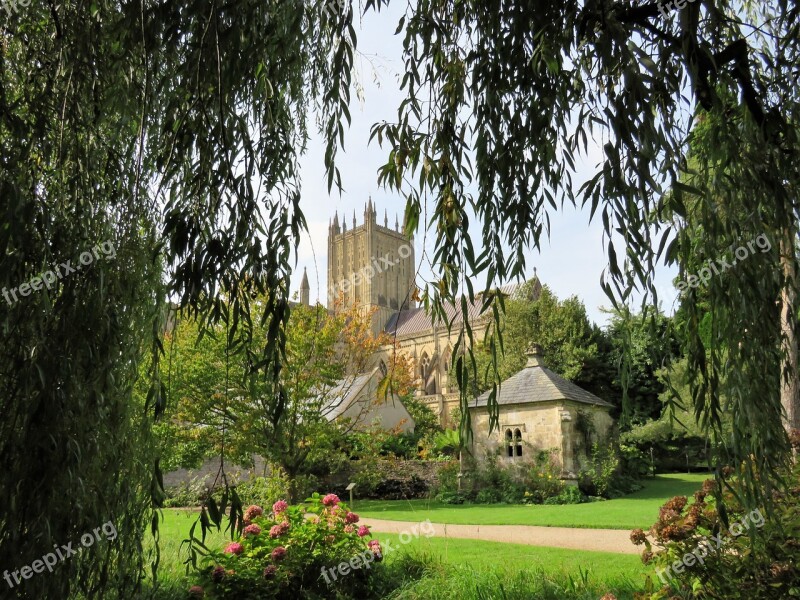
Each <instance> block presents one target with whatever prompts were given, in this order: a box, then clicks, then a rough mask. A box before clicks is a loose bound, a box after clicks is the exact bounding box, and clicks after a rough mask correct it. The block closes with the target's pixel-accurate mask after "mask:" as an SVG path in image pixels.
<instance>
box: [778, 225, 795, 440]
mask: <svg viewBox="0 0 800 600" xmlns="http://www.w3.org/2000/svg"><path fill="white" fill-rule="evenodd" d="M780 254H781V268H782V269H783V275H784V278H785V279H786V282H785V286H784V288H783V290H782V291H781V301H780V302H781V346H782V348H781V349H782V350H783V357H784V361H785V362H784V365H783V369H782V370H781V371H782V372H781V404H782V405H783V413H784V415H783V418H784V421H783V425H784V427H785V428H786V431H787V432H791V431H792V430H793V429H800V382H799V381H798V373H797V367H798V362H797V358H798V357H797V336H796V329H795V326H796V317H795V315H796V304H797V287H796V286H797V272H796V269H795V260H794V256H795V247H794V235H793V232H792V231H791V230H790V229H786V230H785V231H784V235H783V236H782V239H781V243H780ZM787 371H788V373H787Z"/></svg>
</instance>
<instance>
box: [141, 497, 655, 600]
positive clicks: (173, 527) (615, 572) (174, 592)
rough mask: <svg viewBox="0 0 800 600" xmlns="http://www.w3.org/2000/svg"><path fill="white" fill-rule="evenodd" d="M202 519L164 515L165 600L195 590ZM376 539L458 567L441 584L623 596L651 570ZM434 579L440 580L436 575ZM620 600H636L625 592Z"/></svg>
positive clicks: (596, 557)
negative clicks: (195, 545) (186, 543)
mask: <svg viewBox="0 0 800 600" xmlns="http://www.w3.org/2000/svg"><path fill="white" fill-rule="evenodd" d="M196 518H197V513H196V512H191V511H186V510H180V509H177V510H175V509H167V510H164V511H163V520H162V522H161V524H160V527H159V530H160V535H161V565H160V567H159V573H160V576H159V579H160V581H161V584H162V592H161V593H160V594H158V596H157V597H158V598H161V599H165V600H166V599H169V600H172V599H173V598H183V597H184V596H185V593H186V590H187V589H188V588H189V586H190V585H192V584H193V583H195V582H196V581H195V578H194V576H193V575H192V571H191V570H190V574H189V576H188V577H187V576H186V572H185V565H184V564H183V561H184V560H185V558H186V555H185V549H184V551H183V552H181V553H180V554H179V551H180V546H181V541H182V540H184V539H186V538H187V537H188V535H189V529H190V527H191V525H192V523H193V522H194V520H195V519H196ZM198 530H199V526H198ZM373 537H375V538H377V539H378V540H380V541H381V544H382V546H383V548H384V549H385V550H387V549H388V550H389V551H388V552H387V553H386V561H387V563H388V564H392V563H393V562H394V561H402V559H403V557H404V556H407V555H412V556H414V555H417V556H422V557H424V558H425V563H426V564H431V566H434V565H442V566H443V567H445V568H447V569H450V568H453V569H456V571H452V572H451V571H449V570H448V571H445V572H442V578H443V579H445V580H447V581H450V580H452V581H450V583H447V584H446V585H445V584H444V583H443V582H438V583H437V584H436V585H439V586H442V585H445V587H449V586H451V585H452V586H455V584H456V581H455V579H458V577H460V576H463V577H464V578H466V580H470V579H472V578H473V575H471V574H469V573H464V572H461V571H463V570H464V569H468V570H469V571H470V572H471V573H475V574H476V575H475V576H474V577H478V578H479V579H480V580H482V581H483V580H485V582H491V581H494V579H495V578H496V579H497V580H498V581H509V582H510V581H511V580H512V579H515V578H517V579H518V578H520V577H521V578H522V580H528V579H530V578H531V576H533V574H534V573H535V574H536V577H537V578H539V579H541V578H547V579H549V580H552V581H553V582H557V583H558V585H566V583H567V582H569V581H570V580H572V581H584V580H585V582H586V583H587V584H589V585H590V587H591V588H592V589H597V590H606V591H616V592H617V594H618V596H619V592H620V591H622V590H626V589H641V588H642V586H643V584H644V581H645V576H646V575H647V574H649V573H650V572H651V570H650V569H648V568H647V567H645V566H644V565H643V564H642V563H641V560H640V559H639V557H638V556H636V555H628V554H614V553H610V552H588V551H576V550H566V549H562V548H542V547H538V546H527V545H521V544H504V543H500V542H486V541H479V540H467V539H449V538H438V537H431V538H426V537H424V536H420V537H418V538H415V539H413V540H412V541H410V542H408V543H406V544H402V543H401V542H400V539H399V536H398V535H396V534H384V533H378V532H376V533H375V534H374V536H373ZM228 540H229V537H228V536H227V535H226V534H225V533H219V532H215V533H212V534H210V535H209V536H208V537H207V538H206V542H207V545H208V546H209V547H212V548H220V547H221V546H222V545H223V544H224V543H226V541H228ZM429 561H430V562H429ZM434 571H435V569H434ZM433 577H434V579H435V578H436V577H435V575H433ZM415 585H416V584H415ZM422 585H432V583H431V580H426V582H424V584H422ZM553 585H556V583H553ZM412 587H415V586H412ZM406 591H407V592H409V595H408V596H406V595H404V594H403V595H400V594H398V595H397V597H398V598H405V597H410V598H419V597H423V596H424V594H423V596H419V595H417V592H419V590H416V591H415V592H412V590H406ZM442 591H443V590H442ZM451 591H453V590H451ZM453 593H455V592H453ZM445 595H446V594H445ZM453 597H457V595H454V596H453ZM557 597H559V598H560V597H562V596H557ZM619 597H620V598H622V597H630V596H628V595H627V594H623V595H621V596H619Z"/></svg>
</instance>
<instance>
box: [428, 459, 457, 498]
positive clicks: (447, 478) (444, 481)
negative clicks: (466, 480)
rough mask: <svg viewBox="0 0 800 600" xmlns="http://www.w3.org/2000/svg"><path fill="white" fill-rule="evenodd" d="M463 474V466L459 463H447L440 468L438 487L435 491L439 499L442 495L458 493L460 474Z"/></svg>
mask: <svg viewBox="0 0 800 600" xmlns="http://www.w3.org/2000/svg"><path fill="white" fill-rule="evenodd" d="M460 472H461V465H459V464H458V463H457V462H450V463H445V464H443V465H442V466H441V467H439V471H438V473H437V481H438V483H437V485H436V489H435V490H434V492H435V496H436V497H437V498H438V497H439V496H441V495H442V494H452V493H455V492H457V491H458V474H459V473H460Z"/></svg>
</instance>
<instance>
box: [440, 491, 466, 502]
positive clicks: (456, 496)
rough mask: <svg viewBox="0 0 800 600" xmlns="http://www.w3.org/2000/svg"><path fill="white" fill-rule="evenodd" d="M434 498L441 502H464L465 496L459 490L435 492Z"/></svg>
mask: <svg viewBox="0 0 800 600" xmlns="http://www.w3.org/2000/svg"><path fill="white" fill-rule="evenodd" d="M436 499H437V500H438V501H439V502H442V503H443V504H464V502H466V500H467V497H466V495H465V494H463V493H461V492H441V493H439V494H437V496H436Z"/></svg>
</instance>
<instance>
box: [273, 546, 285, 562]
mask: <svg viewBox="0 0 800 600" xmlns="http://www.w3.org/2000/svg"><path fill="white" fill-rule="evenodd" d="M284 558H286V548H284V547H283V546H278V547H277V548H275V549H274V550H273V551H272V560H274V561H275V562H279V561H281V560H283V559H284Z"/></svg>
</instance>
